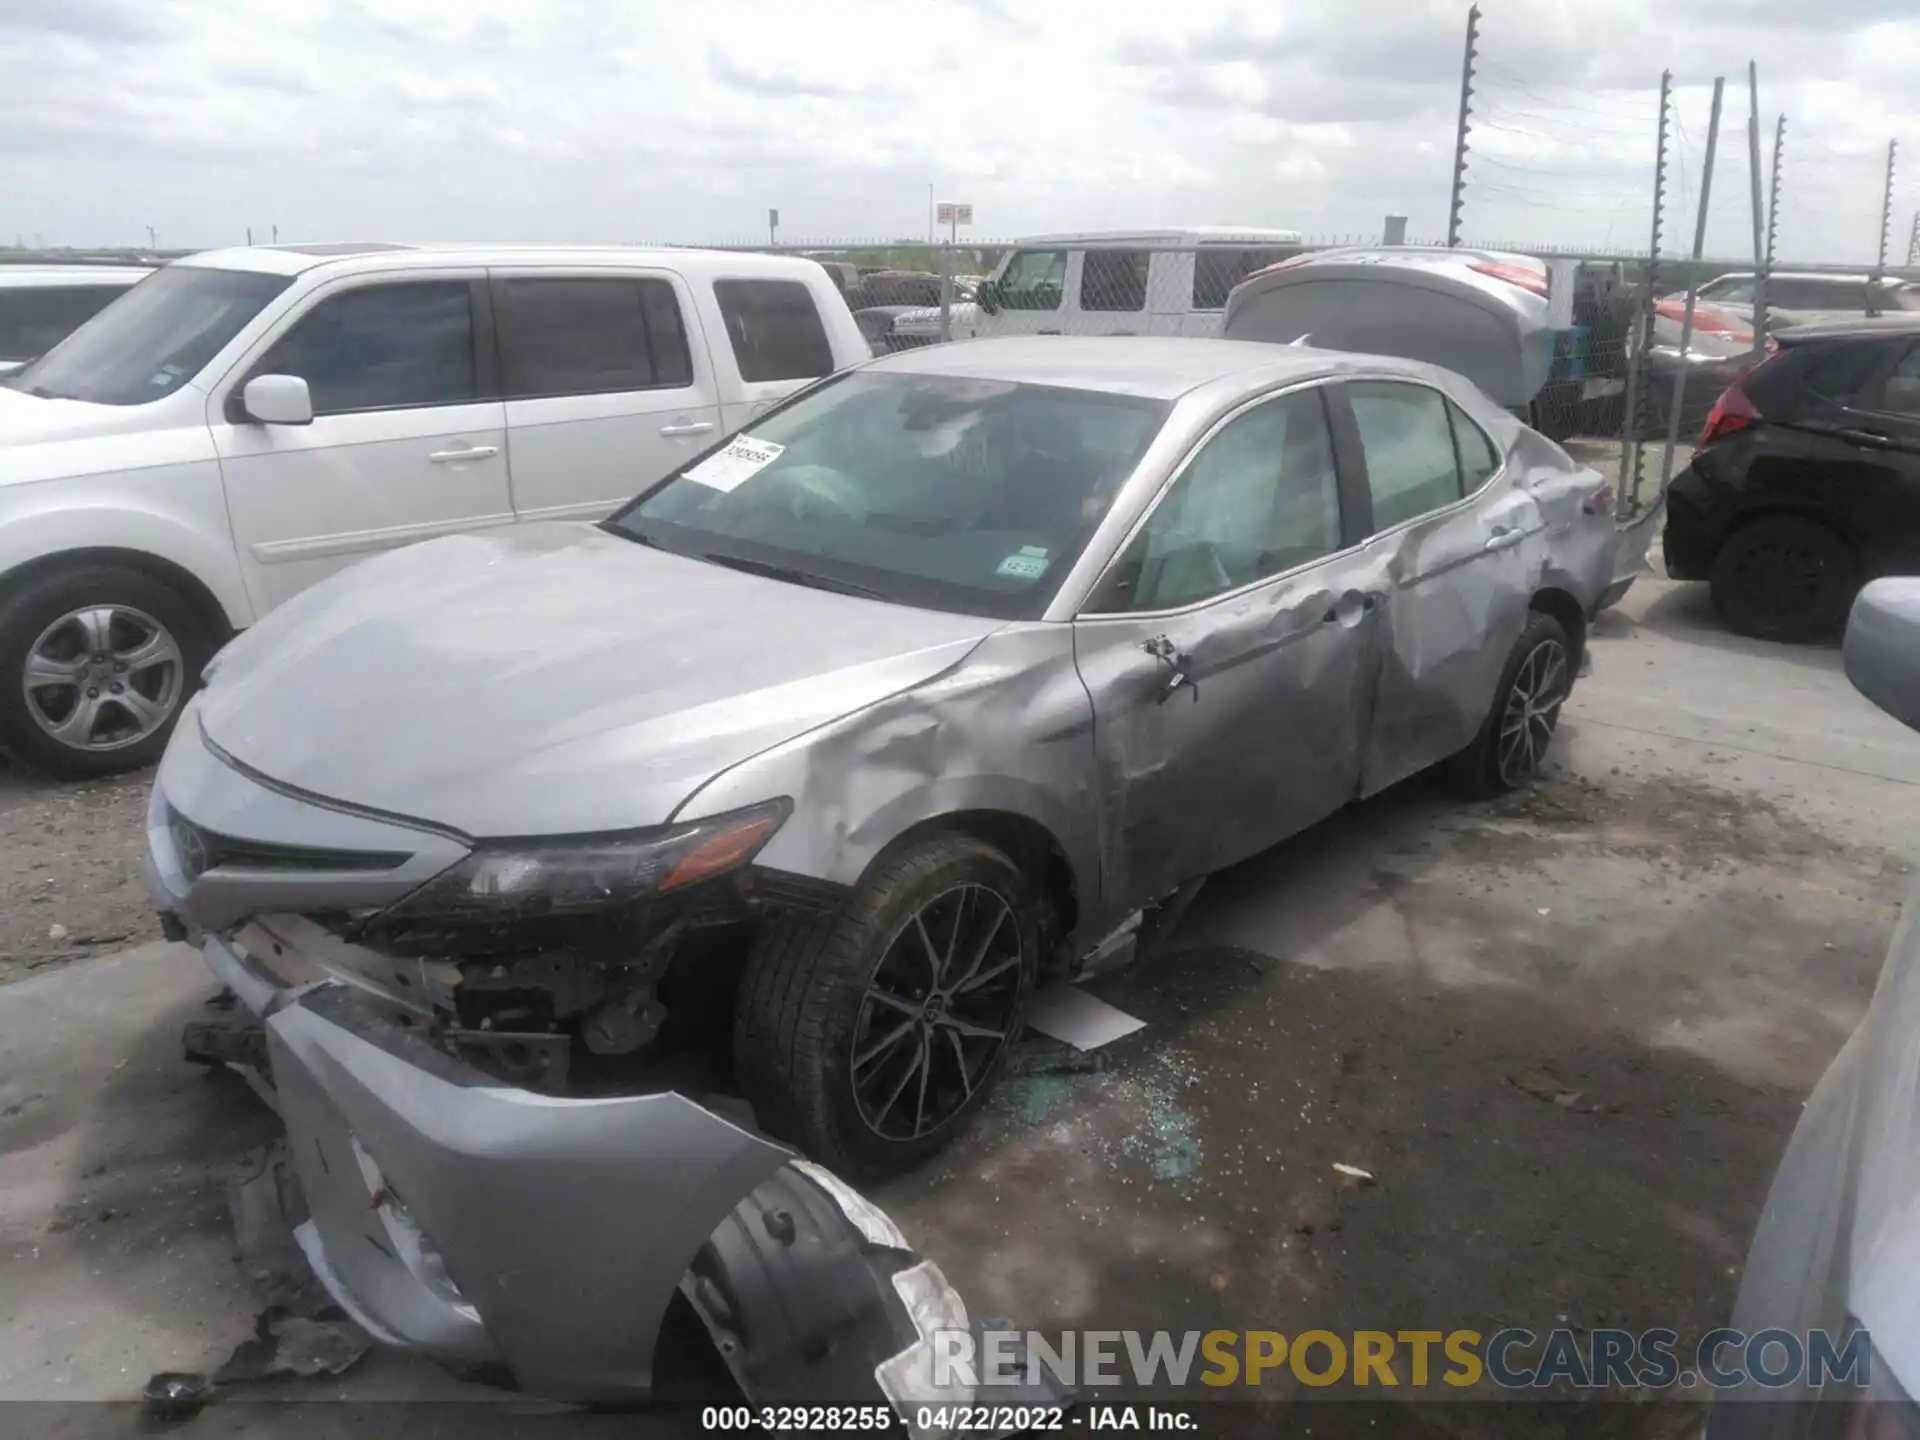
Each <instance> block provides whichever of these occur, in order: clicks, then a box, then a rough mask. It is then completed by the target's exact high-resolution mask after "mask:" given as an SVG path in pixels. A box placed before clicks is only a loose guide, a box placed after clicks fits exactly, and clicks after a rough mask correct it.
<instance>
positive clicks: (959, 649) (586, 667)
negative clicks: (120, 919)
mask: <svg viewBox="0 0 1920 1440" xmlns="http://www.w3.org/2000/svg"><path fill="white" fill-rule="evenodd" d="M998 625H999V622H997V621H994V620H989V619H982V618H979V617H974V616H964V615H949V614H944V613H938V612H932V611H926V610H916V609H913V608H910V607H907V606H902V605H889V604H885V603H883V602H880V601H874V600H866V599H861V598H859V597H854V596H847V595H840V594H835V593H832V592H829V591H823V590H816V589H811V588H808V587H805V586H801V585H792V584H787V583H785V582H782V581H777V580H769V579H764V578H762V577H759V576H755V575H748V574H743V573H741V572H739V571H735V570H729V569H726V568H724V567H722V566H718V565H711V564H707V563H705V562H702V561H698V560H691V559H686V558H684V557H681V556H677V555H671V554H667V553H665V552H663V551H660V550H654V549H650V548H648V547H645V546H642V545H639V544H637V543H635V542H633V541H629V540H625V539H622V538H620V537H619V536H616V535H612V534H609V533H608V532H606V531H603V530H600V529H597V528H595V527H593V526H590V525H581V524H549V525H529V526H524V527H514V528H508V529H501V530H493V531H487V532H484V533H480V534H473V535H456V536H449V537H447V538H445V539H440V540H433V541H429V542H427V543H425V544H422V545H416V546H412V547H410V548H408V549H405V550H400V551H396V552H394V553H392V554H389V555H385V556H381V557H379V558H377V559H374V560H370V561H368V562H366V563H365V564H362V565H360V566H357V567H355V568H354V569H353V570H351V571H348V572H346V573H343V574H341V575H338V576H335V577H333V578H332V579H330V580H327V581H325V582H323V583H321V584H320V585H317V586H315V587H313V588H312V589H311V590H308V591H306V592H305V593H304V594H302V595H299V596H297V597H295V598H294V599H293V600H292V601H290V602H289V603H288V604H286V605H284V606H282V607H281V608H280V609H278V610H276V611H274V612H273V613H272V614H271V615H269V616H268V617H267V618H266V619H265V620H264V621H262V622H261V623H260V624H259V625H257V626H255V627H254V628H253V629H252V630H249V631H248V632H247V633H246V634H245V635H243V636H241V637H240V638H239V639H238V640H236V641H234V642H233V644H232V645H230V646H229V647H228V648H227V650H226V651H225V652H223V653H222V654H221V655H220V656H219V657H218V659H217V660H216V661H215V664H214V667H213V673H212V677H211V680H210V682H209V685H208V688H207V691H206V693H205V695H204V696H203V698H202V701H201V704H200V705H199V707H198V713H199V722H200V724H201V727H202V729H203V731H204V733H205V734H206V736H207V738H208V739H209V740H211V741H212V742H213V744H214V745H216V746H217V747H219V748H220V749H221V750H223V751H225V752H226V754H227V755H228V756H230V757H231V758H232V759H234V760H236V761H238V762H239V763H240V764H241V765H242V766H244V767H246V768H249V769H251V770H253V771H256V772H258V773H259V774H260V775H262V776H263V777H265V778H266V779H267V780H268V781H270V782H272V783H276V784H278V785H283V786H288V787H292V788H293V789H296V790H299V791H303V792H305V793H307V794H309V795H313V796H317V797H322V798H325V799H329V800H333V801H336V802H344V803H347V804H351V805H355V806H361V807H366V808H369V809H374V810H380V811H384V812H387V813H389V814H395V815H400V816H405V817H408V818H411V819H416V820H424V821H428V822H432V823H434V824H436V825H441V826H446V827H450V828H452V829H454V830H457V831H460V832H461V833H463V834H465V835H468V836H473V837H498V836H526V835H560V834H580V833H588V832H596V831H613V830H627V829H635V828H639V827H643V826H647V825H655V824H660V823H662V822H664V821H666V820H667V819H669V818H670V817H671V815H672V814H673V812H674V810H675V809H676V808H677V807H678V806H679V805H680V804H681V803H682V802H683V801H684V800H685V799H686V798H687V797H688V796H689V795H690V794H691V793H692V792H693V791H694V790H696V789H697V788H699V787H700V786H701V785H702V784H703V783H705V782H706V781H707V780H708V779H710V778H712V777H713V776H714V775H716V774H718V773H719V772H720V771H722V770H725V769H726V768H728V767H729V766H731V765H734V764H737V763H738V762H739V761H742V760H744V759H747V758H748V757H749V756H752V755H754V754H757V753H758V752H759V751H761V750H764V749H766V748H768V747H769V746H772V745H777V744H780V743H781V742H783V741H785V740H788V739H790V738H792V737H794V736H796V735H799V734H801V733H802V732H804V731H806V730H809V729H811V728H813V727H815V726H817V725H821V724H823V723H825V722H827V721H829V720H833V719H836V718H838V717H840V716H842V715H846V714H850V713H852V712H853V711H855V710H859V709H861V708H864V707H865V706H868V705H871V704H873V703H874V702H876V701H878V700H880V699H883V698H884V697H886V696H888V695H891V694H895V693H897V692H899V691H901V690H904V689H908V688H910V687H912V686H914V685H917V684H920V683H922V682H923V681H925V680H928V679H930V678H932V677H933V676H935V675H938V674H939V673H940V672H942V671H943V670H945V669H947V668H948V667H949V666H951V665H953V664H954V663H956V662H957V661H958V660H960V659H961V658H962V657H963V656H965V655H966V653H967V652H968V651H969V650H971V649H972V648H973V646H974V645H975V644H977V643H978V642H979V640H980V639H981V638H982V637H984V636H985V635H987V634H989V633H990V632H991V631H993V630H994V629H996V628H998Z"/></svg>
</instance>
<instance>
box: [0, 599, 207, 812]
mask: <svg viewBox="0 0 1920 1440" xmlns="http://www.w3.org/2000/svg"><path fill="white" fill-rule="evenodd" d="M212 652H213V641H212V637H211V636H210V635H209V633H208V628H207V625H206V623H205V621H204V620H203V619H202V618H201V616H200V614H199V612H198V611H197V610H196V609H195V608H194V606H193V605H192V604H190V603H189V602H188V601H187V600H186V599H185V598H184V597H183V596H181V595H180V594H179V592H178V591H176V590H174V589H172V588H171V587H169V586H168V585H166V584H164V583H163V582H161V581H159V580H156V579H155V578H154V577H153V576H151V575H148V574H146V573H144V572H142V571H139V570H133V569H129V568H127V567H125V566H119V565H99V564H81V565H75V566H73V567H72V568H69V569H59V570H50V571H47V572H45V573H43V574H40V575H36V576H33V577H32V578H30V579H28V580H27V581H26V582H24V583H23V584H21V585H20V586H19V587H18V588H16V589H14V590H13V591H12V592H11V593H10V594H9V595H7V597H6V599H5V600H4V601H3V602H0V750H4V751H5V752H6V753H7V754H8V755H10V756H11V757H12V758H13V759H15V760H16V761H19V762H20V763H22V764H24V765H27V766H30V767H31V768H33V769H36V770H40V771H44V772H45V773H47V774H50V775H56V776H60V777H63V778H69V779H81V778H86V777H90V776H96V775H112V774H116V773H118V772H120V771H123V770H137V769H140V768H141V767H142V766H145V765H151V764H152V763H153V762H154V761H156V760H158V759H159V758H160V755H161V752H162V751H164V750H165V749H166V748H167V741H168V739H169V738H170V737H171V736H172V734H173V727H174V725H175V724H176V723H177V722H178V720H179V718H180V711H181V708H182V707H183V706H184V705H185V704H186V701H187V697H188V696H189V695H191V694H192V693H193V691H194V689H195V687H196V686H198V685H199V683H200V671H201V669H202V667H204V666H205V665H206V663H207V660H208V658H209V656H210V655H211V654H212Z"/></svg>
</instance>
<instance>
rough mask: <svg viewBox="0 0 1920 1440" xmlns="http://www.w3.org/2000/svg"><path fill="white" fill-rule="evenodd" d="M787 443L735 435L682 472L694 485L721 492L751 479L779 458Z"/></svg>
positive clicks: (723, 492)
mask: <svg viewBox="0 0 1920 1440" xmlns="http://www.w3.org/2000/svg"><path fill="white" fill-rule="evenodd" d="M786 448H787V447H786V446H784V445H776V444H774V443H773V441H771V440H755V439H754V438H753V437H752V436H750V435H737V436H735V437H734V438H733V440H732V441H730V442H729V443H728V445H727V447H726V448H725V449H724V450H718V451H715V452H714V453H713V454H711V455H709V456H708V457H707V458H706V459H704V460H702V461H701V462H700V463H699V464H698V465H696V466H694V467H693V468H692V469H691V470H687V471H684V472H682V473H683V475H684V477H685V478H686V479H688V480H691V481H693V483H694V484H696V485H705V486H706V487H707V488H708V489H710V490H718V491H720V492H721V493H722V494H725V493H726V492H727V491H729V490H733V489H735V488H737V487H738V486H740V485H742V484H744V483H745V482H746V481H748V480H751V479H752V478H753V477H754V476H755V475H757V474H759V473H760V472H761V471H762V470H764V469H766V468H767V466H769V465H771V464H772V463H773V462H774V461H775V460H778V459H779V458H780V453H781V452H782V451H783V450H785V449H786Z"/></svg>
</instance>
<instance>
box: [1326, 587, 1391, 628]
mask: <svg viewBox="0 0 1920 1440" xmlns="http://www.w3.org/2000/svg"><path fill="white" fill-rule="evenodd" d="M1379 605H1380V597H1379V596H1378V595H1370V594H1361V595H1356V594H1355V593H1354V592H1353V591H1351V590H1349V591H1348V592H1347V593H1346V594H1345V595H1343V596H1341V597H1340V603H1339V604H1337V605H1331V606H1329V607H1328V608H1327V613H1326V614H1324V615H1322V616H1321V617H1320V623H1321V624H1323V625H1340V624H1347V625H1356V624H1358V623H1359V621H1360V617H1361V616H1362V615H1371V614H1372V613H1373V612H1374V611H1375V610H1376V609H1378V608H1379Z"/></svg>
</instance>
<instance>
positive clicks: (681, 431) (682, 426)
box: [660, 420, 713, 435]
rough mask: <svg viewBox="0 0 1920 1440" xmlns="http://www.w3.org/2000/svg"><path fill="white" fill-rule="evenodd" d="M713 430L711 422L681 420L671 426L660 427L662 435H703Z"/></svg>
mask: <svg viewBox="0 0 1920 1440" xmlns="http://www.w3.org/2000/svg"><path fill="white" fill-rule="evenodd" d="M711 429H713V422H712V421H711V420H682V421H680V422H678V423H677V424H673V425H662V426H661V427H660V433H661V434H662V435H704V434H706V433H707V432H708V431H709V430H711Z"/></svg>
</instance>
